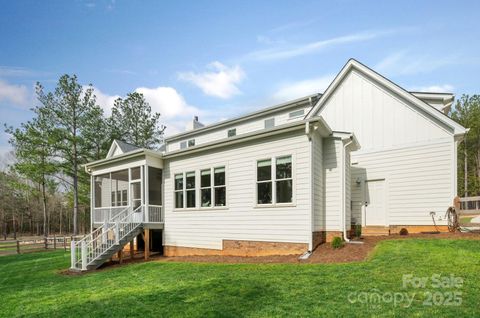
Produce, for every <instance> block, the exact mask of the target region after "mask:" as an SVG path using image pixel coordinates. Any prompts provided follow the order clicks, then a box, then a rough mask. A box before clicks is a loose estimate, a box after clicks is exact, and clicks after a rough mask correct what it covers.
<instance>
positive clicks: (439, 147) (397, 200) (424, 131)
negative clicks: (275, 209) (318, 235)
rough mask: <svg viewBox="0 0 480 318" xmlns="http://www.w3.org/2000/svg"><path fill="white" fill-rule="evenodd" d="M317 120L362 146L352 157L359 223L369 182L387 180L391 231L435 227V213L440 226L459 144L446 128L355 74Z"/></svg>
mask: <svg viewBox="0 0 480 318" xmlns="http://www.w3.org/2000/svg"><path fill="white" fill-rule="evenodd" d="M318 115H321V116H322V117H324V119H325V120H326V121H327V122H328V123H329V125H330V127H331V128H332V129H333V130H338V131H352V132H354V133H355V136H356V137H357V139H358V141H359V143H360V145H361V149H360V150H359V151H356V152H352V154H351V161H352V163H353V165H352V182H351V187H352V209H353V215H352V217H353V218H354V219H355V220H357V221H360V220H362V211H363V210H362V209H363V208H364V202H365V199H366V197H365V193H366V191H368V189H366V184H365V181H368V180H385V191H386V195H385V200H386V202H385V209H386V223H387V224H386V225H410V224H411V225H432V224H433V223H432V219H431V217H430V214H429V212H430V211H434V212H436V213H437V218H436V219H437V220H439V216H440V215H442V216H443V214H444V213H445V211H446V209H447V207H448V206H450V205H451V200H452V198H453V196H454V189H455V182H456V180H455V175H454V174H455V172H454V169H455V162H454V161H455V149H454V145H455V142H454V138H453V135H452V133H451V132H450V131H448V129H447V128H445V127H444V126H442V125H441V124H439V123H437V122H435V121H434V120H431V119H429V118H428V117H427V116H426V115H425V114H423V113H422V112H421V111H418V110H417V109H415V106H414V105H411V104H409V103H408V102H407V101H404V100H403V99H401V98H400V97H398V96H397V95H394V94H393V93H391V92H390V91H388V90H387V89H385V88H384V87H382V86H381V85H380V84H379V83H376V82H374V81H373V80H371V79H370V78H367V77H366V76H365V75H363V74H361V73H360V72H358V71H356V70H352V71H351V72H350V73H349V74H348V75H347V76H346V77H345V79H344V80H343V82H342V83H341V84H340V86H339V87H337V89H336V90H335V92H334V93H333V94H332V96H330V98H329V99H328V100H327V101H326V102H325V104H324V105H323V107H322V109H321V110H320V113H319V114H318ZM358 180H361V182H359V183H358V182H357V181H358ZM329 191H334V190H329ZM327 200H328V199H327ZM330 204H333V202H332V203H330ZM438 222H439V224H443V223H444V222H443V221H438ZM359 223H360V222H359Z"/></svg>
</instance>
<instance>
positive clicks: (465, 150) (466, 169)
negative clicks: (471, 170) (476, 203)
mask: <svg viewBox="0 0 480 318" xmlns="http://www.w3.org/2000/svg"><path fill="white" fill-rule="evenodd" d="M463 146H464V147H463V157H464V158H463V162H464V163H463V169H464V171H463V174H464V179H463V182H464V187H465V189H464V191H463V196H464V197H468V152H467V136H465V140H464V144H463Z"/></svg>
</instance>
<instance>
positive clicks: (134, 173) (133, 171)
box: [112, 167, 140, 180]
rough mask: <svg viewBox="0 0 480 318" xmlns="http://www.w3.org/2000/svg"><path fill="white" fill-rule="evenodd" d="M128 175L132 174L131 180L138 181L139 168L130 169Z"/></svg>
mask: <svg viewBox="0 0 480 318" xmlns="http://www.w3.org/2000/svg"><path fill="white" fill-rule="evenodd" d="M130 173H131V174H132V175H131V177H132V180H139V179H140V167H136V168H132V169H131V172H130ZM112 177H113V176H112Z"/></svg>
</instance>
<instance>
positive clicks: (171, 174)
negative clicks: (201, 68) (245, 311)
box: [72, 60, 466, 269]
mask: <svg viewBox="0 0 480 318" xmlns="http://www.w3.org/2000/svg"><path fill="white" fill-rule="evenodd" d="M452 103H453V95H452V94H443V93H435V94H432V93H422V92H407V91H405V90H404V89H402V88H401V87H399V86H398V85H396V84H394V83H392V82H390V81H389V80H388V79H386V78H384V77H382V76H381V75H379V74H377V73H375V72H374V71H372V70H371V69H369V68H368V67H366V66H364V65H362V64H360V63H359V62H357V61H355V60H349V61H348V63H347V64H346V65H345V66H344V67H343V69H342V70H341V71H340V73H339V74H338V75H337V77H336V78H335V79H334V81H333V82H332V83H331V84H330V86H329V87H328V88H327V90H326V91H325V92H324V94H323V95H320V94H317V95H312V96H308V97H305V98H300V99H297V100H294V101H291V102H288V103H284V104H281V105H277V106H275V107H270V108H267V109H264V110H261V111H258V112H255V113H252V114H248V115H245V116H242V117H238V118H235V119H231V120H226V121H223V122H220V123H217V124H213V125H207V126H204V125H202V124H200V123H199V122H198V118H195V119H194V122H193V123H192V125H191V128H192V129H191V130H189V131H186V132H184V133H181V134H178V135H175V136H172V137H169V138H167V139H166V145H165V148H164V150H163V151H152V150H146V149H139V148H137V147H134V146H132V145H128V144H125V143H123V142H120V141H115V142H114V143H113V144H112V147H111V149H110V151H109V153H108V156H107V158H106V159H103V160H99V161H96V162H92V163H89V164H87V165H86V167H85V168H86V170H87V171H88V172H89V173H90V174H91V175H92V211H93V213H92V227H93V228H95V229H97V230H96V231H95V232H93V233H92V234H91V235H89V236H87V238H86V239H85V240H83V242H82V241H81V242H78V243H76V245H75V246H74V247H75V248H74V252H73V253H72V263H73V265H72V267H75V268H82V267H83V269H89V268H95V267H97V266H98V265H99V264H101V263H102V262H103V260H104V259H107V258H108V257H110V256H111V255H112V254H113V253H114V252H115V251H118V249H119V248H120V247H123V245H125V244H126V243H128V242H130V241H131V240H132V239H133V238H134V237H136V236H138V235H139V234H142V235H139V236H138V239H137V241H138V244H139V246H140V245H141V244H142V242H143V239H145V241H147V242H149V244H148V245H147V250H149V248H152V249H156V250H158V251H160V252H163V254H164V255H205V254H209V255H214V254H217V255H218V254H221V255H241V256H250V255H273V254H300V253H304V252H306V251H311V250H313V249H315V247H316V246H317V245H318V244H320V243H322V242H324V241H328V240H330V239H331V238H332V237H333V236H341V237H344V238H346V237H347V236H348V233H349V231H350V230H351V228H352V225H361V226H362V231H363V233H365V234H388V233H398V232H399V230H400V229H402V228H406V229H407V230H408V231H409V232H419V231H432V230H436V229H440V230H446V224H447V223H446V220H445V219H444V218H443V216H444V213H445V211H446V209H447V208H448V207H449V206H450V205H451V202H452V200H453V198H454V196H455V195H456V184H457V176H456V167H457V145H458V143H459V142H460V141H461V139H462V138H463V135H464V134H465V133H466V129H465V128H464V127H462V126H461V125H459V124H457V123H456V122H454V121H453V120H452V119H450V118H449V117H448V116H447V115H446V114H447V113H448V110H449V109H450V107H451V105H452ZM434 223H436V225H435V224H434ZM436 226H438V227H436ZM82 248H83V253H80V252H79V250H80V251H81V250H82ZM75 250H76V252H75ZM82 255H83V257H84V258H83V259H82Z"/></svg>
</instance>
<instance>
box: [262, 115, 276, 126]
mask: <svg viewBox="0 0 480 318" xmlns="http://www.w3.org/2000/svg"><path fill="white" fill-rule="evenodd" d="M268 120H272V121H273V125H272V127H267V121H268ZM263 128H264V129H272V128H275V117H270V118H266V119H265V120H264V121H263Z"/></svg>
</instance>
